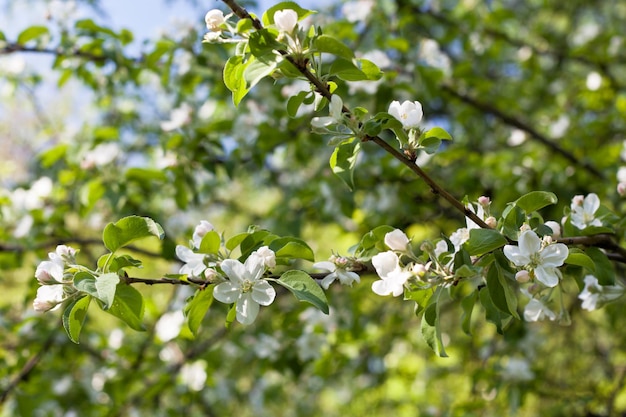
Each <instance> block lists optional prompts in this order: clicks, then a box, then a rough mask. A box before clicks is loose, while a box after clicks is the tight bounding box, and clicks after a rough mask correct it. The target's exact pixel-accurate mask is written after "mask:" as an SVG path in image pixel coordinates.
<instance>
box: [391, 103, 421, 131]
mask: <svg viewBox="0 0 626 417" xmlns="http://www.w3.org/2000/svg"><path fill="white" fill-rule="evenodd" d="M389 114H390V115H392V116H393V117H395V118H396V119H398V120H399V121H400V122H401V123H402V127H403V128H404V129H414V128H416V127H417V126H419V124H420V122H421V121H422V117H423V116H424V112H423V111H422V104H421V103H420V102H419V101H408V100H406V101H404V102H403V103H402V104H400V102H399V101H392V102H391V104H390V105H389Z"/></svg>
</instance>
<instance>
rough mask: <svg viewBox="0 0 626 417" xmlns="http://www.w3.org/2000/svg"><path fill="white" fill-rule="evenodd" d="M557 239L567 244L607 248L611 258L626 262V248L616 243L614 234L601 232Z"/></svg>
mask: <svg viewBox="0 0 626 417" xmlns="http://www.w3.org/2000/svg"><path fill="white" fill-rule="evenodd" d="M556 241H557V242H559V243H564V244H566V245H582V246H594V247H596V248H601V249H605V250H607V251H609V253H607V256H608V257H609V259H611V260H613V261H616V262H621V263H626V249H624V248H622V247H621V246H620V245H618V244H617V243H615V240H614V237H613V235H611V234H608V233H600V234H597V235H591V236H573V237H561V238H559V239H557V240H556Z"/></svg>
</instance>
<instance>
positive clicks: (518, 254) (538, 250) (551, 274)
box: [504, 230, 569, 287]
mask: <svg viewBox="0 0 626 417" xmlns="http://www.w3.org/2000/svg"><path fill="white" fill-rule="evenodd" d="M517 243H518V246H514V245H506V246H504V255H506V257H507V258H509V260H510V261H511V262H513V263H514V264H515V265H516V266H521V267H524V269H526V270H529V271H532V272H533V273H534V275H535V277H536V278H537V280H539V281H540V282H541V283H542V284H544V285H546V286H548V287H555V286H556V285H557V284H558V283H559V273H558V271H557V269H556V268H557V267H559V266H561V265H563V262H565V259H567V255H568V254H569V249H568V248H567V246H566V245H564V244H562V243H553V244H548V245H546V246H544V247H542V244H541V239H539V237H538V236H537V234H536V233H535V232H533V231H532V230H525V231H523V232H522V233H521V234H520V236H519V241H518V242H517Z"/></svg>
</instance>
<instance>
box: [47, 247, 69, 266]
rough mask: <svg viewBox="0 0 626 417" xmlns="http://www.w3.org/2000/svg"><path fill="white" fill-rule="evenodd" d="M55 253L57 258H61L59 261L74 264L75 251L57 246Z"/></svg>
mask: <svg viewBox="0 0 626 417" xmlns="http://www.w3.org/2000/svg"><path fill="white" fill-rule="evenodd" d="M55 253H56V255H57V256H58V257H59V258H61V260H63V262H66V263H69V264H73V263H75V262H76V260H75V257H76V249H74V248H73V247H71V246H66V245H58V246H57V247H56V249H55ZM50 255H52V253H50V254H49V255H48V256H50Z"/></svg>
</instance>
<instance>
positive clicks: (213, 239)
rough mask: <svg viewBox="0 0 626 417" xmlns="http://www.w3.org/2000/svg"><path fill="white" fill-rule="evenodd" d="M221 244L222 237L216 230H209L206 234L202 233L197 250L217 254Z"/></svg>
mask: <svg viewBox="0 0 626 417" xmlns="http://www.w3.org/2000/svg"><path fill="white" fill-rule="evenodd" d="M221 245H222V239H221V238H220V235H219V234H218V233H217V232H216V231H214V230H211V231H210V232H207V234H206V235H204V237H203V238H202V241H201V242H200V249H199V251H198V252H199V253H206V254H217V253H218V252H219V250H220V247H221Z"/></svg>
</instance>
